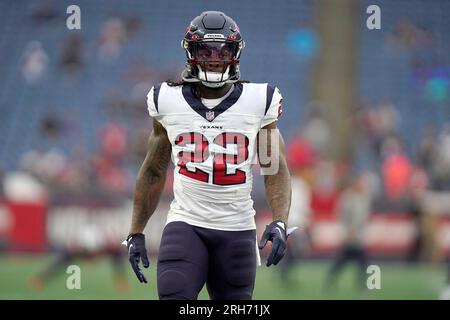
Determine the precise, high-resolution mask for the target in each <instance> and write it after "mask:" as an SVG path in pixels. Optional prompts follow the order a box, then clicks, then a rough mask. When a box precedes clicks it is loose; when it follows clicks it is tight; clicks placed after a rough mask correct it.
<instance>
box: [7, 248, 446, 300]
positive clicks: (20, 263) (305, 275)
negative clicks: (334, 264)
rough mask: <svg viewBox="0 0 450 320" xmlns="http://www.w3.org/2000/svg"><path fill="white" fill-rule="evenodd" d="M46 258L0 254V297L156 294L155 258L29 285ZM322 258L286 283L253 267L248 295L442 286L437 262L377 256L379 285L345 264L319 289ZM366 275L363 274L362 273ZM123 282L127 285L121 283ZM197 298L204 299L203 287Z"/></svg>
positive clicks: (424, 291) (384, 292)
mask: <svg viewBox="0 0 450 320" xmlns="http://www.w3.org/2000/svg"><path fill="white" fill-rule="evenodd" d="M50 261H51V257H50V256H40V255H36V256H29V255H23V256H22V255H11V256H6V255H3V256H0V299H90V300H92V299H156V298H157V294H156V283H155V271H156V270H155V269H156V267H155V263H154V262H155V258H153V259H151V267H150V269H149V270H146V271H145V273H146V275H147V278H148V279H149V284H147V285H142V284H140V283H138V281H137V279H135V275H134V274H133V273H132V270H131V268H128V266H126V267H127V268H126V270H127V273H126V280H127V281H125V283H121V285H122V286H121V290H119V291H118V290H117V286H115V285H114V280H113V268H112V266H111V263H110V261H109V260H108V259H98V260H93V261H77V262H74V264H77V265H78V266H79V267H80V270H81V277H80V280H81V282H80V283H81V288H80V289H79V290H78V289H73V290H69V289H67V287H66V280H67V278H68V277H69V276H70V275H69V274H66V273H65V271H66V270H61V271H60V273H59V274H58V275H57V276H56V277H55V279H54V280H53V281H51V282H50V283H48V284H47V285H46V286H44V287H42V288H38V287H36V286H34V287H33V286H31V285H30V281H29V279H30V277H31V276H32V275H33V274H35V273H36V272H39V271H41V270H42V269H43V268H44V267H45V266H47V265H48V264H49V263H50ZM329 265H330V262H328V261H314V262H312V261H305V262H303V263H301V264H299V265H297V266H296V267H295V270H292V276H291V278H290V280H289V281H287V282H288V283H289V285H286V284H285V283H284V282H282V281H281V277H280V272H281V270H282V269H281V268H266V267H265V266H264V267H259V268H258V273H257V280H256V287H255V293H254V299H276V300H292V299H293V300H297V299H437V298H438V296H439V292H440V291H441V289H442V288H443V287H444V284H445V276H446V271H445V268H444V267H443V266H434V267H432V266H430V265H426V264H404V263H398V262H397V263H393V262H389V263H388V262H383V263H379V264H378V265H379V266H380V268H381V288H380V289H373V290H365V291H360V290H357V286H356V270H355V268H354V267H353V266H348V267H347V268H346V269H344V271H343V272H342V274H341V276H340V277H339V278H338V281H337V282H336V285H335V286H334V287H333V289H330V288H327V289H324V284H325V278H326V272H327V270H328V268H329ZM368 276H369V275H368ZM127 283H128V285H129V286H128V287H127V286H126V284H127ZM199 298H200V299H208V295H207V293H206V291H205V290H203V291H202V292H201V294H200V296H199Z"/></svg>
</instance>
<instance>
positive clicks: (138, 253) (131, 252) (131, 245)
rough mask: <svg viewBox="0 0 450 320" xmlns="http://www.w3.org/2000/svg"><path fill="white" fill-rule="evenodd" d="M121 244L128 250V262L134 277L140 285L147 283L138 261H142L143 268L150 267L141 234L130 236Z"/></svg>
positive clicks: (143, 237) (143, 236)
mask: <svg viewBox="0 0 450 320" xmlns="http://www.w3.org/2000/svg"><path fill="white" fill-rule="evenodd" d="M123 243H124V244H126V246H127V248H128V261H130V264H131V267H132V268H133V271H134V273H135V274H136V277H137V278H138V280H139V281H140V282H141V283H147V278H146V277H145V276H144V273H143V272H142V270H141V268H140V267H139V262H140V260H142V264H143V266H144V268H148V267H149V266H150V261H149V260H148V257H147V250H146V249H145V235H144V234H143V233H134V234H130V235H129V236H128V237H127V240H125V241H124V242H123Z"/></svg>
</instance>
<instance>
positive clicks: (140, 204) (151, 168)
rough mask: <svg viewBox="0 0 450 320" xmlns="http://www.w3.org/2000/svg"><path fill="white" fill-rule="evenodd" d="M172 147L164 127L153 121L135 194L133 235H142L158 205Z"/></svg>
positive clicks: (131, 231)
mask: <svg viewBox="0 0 450 320" xmlns="http://www.w3.org/2000/svg"><path fill="white" fill-rule="evenodd" d="M171 149H172V146H171V144H170V141H169V138H168V137H167V132H166V130H165V129H164V127H163V126H162V125H161V124H160V123H159V122H158V121H156V120H153V130H152V133H151V134H150V137H149V139H148V143H147V155H146V156H145V159H144V162H143V163H142V166H141V168H140V169H139V173H138V177H137V180H136V189H135V192H134V202H133V216H132V221H131V229H130V234H131V233H142V232H143V230H144V228H145V226H146V225H147V222H148V220H149V219H150V217H151V216H152V214H153V212H154V211H155V209H156V206H157V205H158V202H159V199H160V196H161V193H162V191H163V189H164V184H165V182H166V172H167V167H168V165H169V161H170V154H171Z"/></svg>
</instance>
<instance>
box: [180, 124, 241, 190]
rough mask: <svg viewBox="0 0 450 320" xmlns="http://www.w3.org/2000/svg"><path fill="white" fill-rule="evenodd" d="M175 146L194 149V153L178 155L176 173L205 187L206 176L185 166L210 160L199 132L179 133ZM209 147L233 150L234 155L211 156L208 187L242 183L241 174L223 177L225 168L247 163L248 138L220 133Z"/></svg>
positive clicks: (220, 153)
mask: <svg viewBox="0 0 450 320" xmlns="http://www.w3.org/2000/svg"><path fill="white" fill-rule="evenodd" d="M175 144H176V145H177V146H180V147H187V146H188V145H193V146H194V151H180V152H178V159H179V160H178V163H177V166H178V167H180V170H179V173H180V174H183V175H185V176H187V177H189V178H191V179H195V180H198V181H202V182H205V183H208V181H209V173H208V172H205V171H203V170H200V169H199V168H195V169H194V171H190V170H188V168H187V167H186V164H187V163H189V162H190V163H194V164H195V163H202V162H204V161H206V159H208V158H209V156H210V153H211V152H210V144H209V141H208V139H207V138H206V137H205V136H204V135H203V134H201V133H199V132H186V133H181V134H179V135H178V136H177V137H176V138H175ZM213 144H215V145H217V146H220V147H222V148H224V149H225V150H226V149H227V147H228V146H229V145H235V146H236V152H233V154H230V153H228V152H214V153H213V165H212V172H211V173H212V183H213V184H215V185H222V186H223V185H234V184H241V183H245V181H246V174H245V171H242V170H239V169H236V171H235V173H232V174H227V164H235V165H236V164H241V163H243V162H244V161H246V160H247V159H248V144H249V140H248V138H247V137H246V136H245V135H243V134H241V133H236V132H224V133H220V134H218V135H217V136H215V137H214V140H213Z"/></svg>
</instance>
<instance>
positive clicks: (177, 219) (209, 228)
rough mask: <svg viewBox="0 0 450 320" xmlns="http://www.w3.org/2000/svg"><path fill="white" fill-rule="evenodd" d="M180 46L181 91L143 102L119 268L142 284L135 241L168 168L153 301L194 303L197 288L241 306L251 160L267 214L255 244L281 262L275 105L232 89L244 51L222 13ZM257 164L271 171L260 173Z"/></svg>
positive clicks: (275, 97) (201, 22)
mask: <svg viewBox="0 0 450 320" xmlns="http://www.w3.org/2000/svg"><path fill="white" fill-rule="evenodd" d="M181 45H182V47H183V48H184V50H185V51H186V55H187V64H186V68H185V70H184V71H183V73H182V79H183V81H181V82H179V83H173V82H164V83H162V84H160V85H156V86H154V87H153V88H152V89H151V90H150V92H149V94H148V96H147V104H148V111H149V113H150V116H151V117H152V118H153V131H152V132H151V134H150V137H149V140H148V152H147V155H146V157H145V160H144V162H143V164H142V167H141V168H140V171H139V174H138V178H137V182H136V190H135V194H134V209H133V215H132V224H131V230H130V234H129V236H128V238H127V241H126V243H125V244H126V245H127V247H128V253H129V261H130V263H131V266H132V268H133V270H134V272H135V273H136V275H137V277H138V279H139V281H140V282H143V283H146V282H147V279H146V277H145V276H144V274H143V272H142V270H141V268H140V266H139V264H140V261H141V260H142V263H143V266H144V267H145V268H147V267H148V266H149V259H148V257H147V253H146V249H145V237H144V234H143V233H142V232H143V230H144V228H145V226H146V224H147V222H148V220H149V218H150V217H151V215H152V214H153V212H154V210H155V208H156V206H157V204H158V201H159V198H160V195H161V192H162V190H163V187H164V183H165V177H166V169H167V167H168V164H169V161H170V160H171V158H172V161H173V163H174V165H175V169H174V170H175V172H174V183H173V192H174V200H173V202H172V204H171V206H170V210H169V213H168V216H167V222H166V225H165V228H164V231H163V234H162V239H161V245H160V250H159V256H158V264H157V287H158V294H159V298H160V299H190V300H193V299H197V295H198V293H199V292H200V290H201V289H202V287H203V285H204V284H205V283H206V285H207V289H208V293H209V295H210V298H211V299H251V298H252V294H253V288H254V282H255V274H256V265H257V261H258V260H259V253H258V248H257V242H256V241H257V240H256V231H255V229H256V226H255V219H254V215H255V210H254V209H253V201H252V199H251V197H250V192H251V189H252V166H253V164H255V162H256V163H258V159H259V162H260V165H261V168H262V170H263V171H264V172H263V173H265V176H264V182H265V189H266V195H267V201H268V203H269V206H270V208H271V210H272V212H273V222H272V223H270V224H269V225H267V226H266V229H265V231H264V233H263V234H262V237H261V239H260V243H259V248H260V249H263V248H264V247H265V245H266V243H267V242H272V246H271V250H270V253H269V255H268V259H267V263H266V265H267V266H270V265H276V264H277V263H278V262H279V261H280V260H281V258H282V257H283V255H284V253H285V249H286V241H287V237H288V232H287V230H286V222H287V220H288V212H289V207H290V202H291V185H290V175H289V171H288V167H287V164H286V160H285V155H284V142H283V138H282V137H281V135H280V134H279V131H278V129H277V119H278V117H279V116H280V115H281V112H282V106H281V102H282V96H281V94H280V91H279V90H278V89H277V88H276V87H274V86H271V85H268V84H267V83H263V84H259V83H258V84H257V83H248V82H244V81H240V72H239V58H240V55H241V52H242V49H243V48H244V41H243V39H242V36H241V33H240V30H239V28H238V26H237V24H236V23H235V22H234V21H233V20H232V19H231V18H230V17H228V16H227V15H225V14H224V13H222V12H217V11H208V12H203V13H202V14H201V15H199V16H198V17H196V18H195V19H194V20H192V21H191V23H190V25H189V26H188V28H187V29H186V33H185V36H184V39H183V40H182V43H181ZM270 137H272V138H270ZM258 142H259V143H258ZM263 151H264V152H263ZM266 155H269V156H270V160H271V161H270V162H269V161H264V163H263V161H261V159H262V158H267V157H266ZM255 159H256V160H255ZM274 168H275V169H274Z"/></svg>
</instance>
